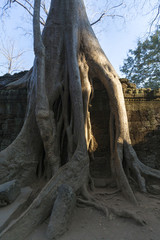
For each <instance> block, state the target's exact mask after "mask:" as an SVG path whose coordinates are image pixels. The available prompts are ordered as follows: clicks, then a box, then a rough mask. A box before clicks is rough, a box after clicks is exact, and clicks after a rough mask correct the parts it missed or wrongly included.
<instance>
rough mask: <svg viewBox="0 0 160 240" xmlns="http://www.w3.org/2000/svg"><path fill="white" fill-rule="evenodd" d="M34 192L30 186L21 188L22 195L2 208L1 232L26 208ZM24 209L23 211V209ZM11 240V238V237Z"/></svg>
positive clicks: (0, 215) (0, 214)
mask: <svg viewBox="0 0 160 240" xmlns="http://www.w3.org/2000/svg"><path fill="white" fill-rule="evenodd" d="M31 192H32V189H31V188H30V187H25V188H22V189H21V193H20V195H19V196H18V197H17V199H16V201H14V202H13V203H11V204H10V205H8V206H5V207H3V208H0V233H1V232H2V231H3V230H4V229H5V228H6V227H7V226H8V225H9V224H10V223H11V222H12V221H13V220H14V219H15V218H17V216H19V215H20V214H21V212H22V211H24V210H25V209H26V207H27V206H28V202H29V197H30V194H31ZM21 210H22V211H21ZM10 240H11V239H10Z"/></svg>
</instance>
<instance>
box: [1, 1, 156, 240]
mask: <svg viewBox="0 0 160 240" xmlns="http://www.w3.org/2000/svg"><path fill="white" fill-rule="evenodd" d="M39 5H40V0H35V11H34V21H33V22H34V24H33V25H34V51H35V61H34V66H33V70H32V74H31V77H30V82H29V88H28V106H27V113H26V119H25V122H24V126H23V128H22V130H21V132H20V134H19V135H18V137H17V138H16V140H15V141H14V142H13V143H12V144H11V145H10V146H9V147H8V148H6V149H5V150H4V151H2V152H1V153H0V161H1V172H0V181H1V182H4V181H7V180H9V179H12V178H13V177H15V176H16V178H17V179H19V180H20V181H21V183H22V184H26V183H29V182H31V181H33V177H34V178H36V174H37V173H38V175H39V176H40V175H42V174H44V175H45V176H46V177H47V178H49V179H50V181H49V182H48V184H47V185H46V186H45V188H44V189H42V191H41V193H40V194H39V196H38V197H37V198H36V199H35V200H34V202H33V203H32V204H31V206H30V207H29V208H28V209H27V210H26V211H25V212H24V213H23V214H22V215H21V216H20V217H19V218H18V219H17V220H16V221H15V222H14V223H13V224H12V225H11V226H9V227H8V228H7V229H5V230H4V232H3V233H2V234H1V235H0V236H1V239H2V240H5V239H10V236H12V239H13V240H14V239H16V240H18V239H19V240H21V239H24V237H25V236H27V235H28V234H29V233H30V232H31V231H32V230H33V229H34V228H35V227H36V226H37V225H38V224H40V223H41V222H43V221H44V220H45V218H47V217H48V216H49V213H50V211H51V209H52V206H53V203H54V201H55V199H56V197H57V189H58V188H59V187H60V186H61V184H63V183H65V184H67V185H69V186H70V187H71V188H72V189H73V191H74V192H75V193H77V192H79V191H81V193H82V195H83V196H84V197H85V198H89V199H90V200H92V198H91V196H90V194H89V193H88V181H89V177H90V176H89V154H88V152H93V151H94V149H95V148H96V143H95V140H94V136H93V134H92V129H91V122H90V114H89V107H88V106H89V101H90V95H91V88H92V87H93V86H92V81H91V79H93V78H95V77H96V78H98V79H99V80H100V81H101V82H102V83H103V84H104V86H105V88H106V90H107V93H108V96H109V102H110V112H111V114H110V115H111V117H110V146H111V170H112V175H113V177H114V179H115V181H116V182H117V186H118V188H119V189H120V190H121V191H122V192H123V194H124V196H125V197H126V198H127V199H129V201H131V202H132V203H134V204H137V200H136V199H135V196H134V194H133V191H132V188H131V186H130V184H129V182H128V178H127V176H126V170H128V171H129V172H131V173H132V175H133V176H134V177H135V179H136V180H137V182H138V184H139V187H140V190H141V191H143V192H146V184H145V179H144V176H147V175H151V176H154V177H157V178H160V173H159V171H157V170H153V169H150V168H148V167H146V166H145V165H143V164H142V163H141V162H140V161H139V159H138V157H137V155H136V153H135V151H134V150H133V148H132V145H131V140H130V136H129V128H128V119H127V114H126V108H125V102H124V96H123V91H122V86H121V83H120V81H119V77H118V75H117V73H116V72H115V70H114V68H113V67H112V65H111V63H110V62H109V60H108V59H107V57H106V56H105V54H104V52H103V51H102V49H101V47H100V45H99V43H98V40H97V38H96V36H95V34H94V32H93V30H92V28H91V26H90V23H89V21H88V18H87V15H86V11H85V6H84V3H83V0H67V1H65V0H54V1H53V0H52V1H51V6H50V11H49V14H48V18H47V21H46V24H45V27H44V30H43V34H42V36H41V32H40V26H39ZM124 162H125V166H126V169H124V167H123V166H124ZM13 166H14V167H13ZM94 205H96V204H95V203H94ZM96 206H97V205H96ZM24 229H25V230H24ZM13 236H15V237H14V238H13Z"/></svg>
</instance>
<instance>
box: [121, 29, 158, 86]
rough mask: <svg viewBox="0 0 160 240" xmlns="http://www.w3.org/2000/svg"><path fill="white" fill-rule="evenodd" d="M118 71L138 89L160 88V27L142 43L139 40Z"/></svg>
mask: <svg viewBox="0 0 160 240" xmlns="http://www.w3.org/2000/svg"><path fill="white" fill-rule="evenodd" d="M120 70H121V72H122V73H124V74H125V77H126V78H128V79H129V80H130V81H131V82H133V83H136V84H137V86H138V87H145V88H148V87H149V88H159V87H160V26H157V28H156V30H155V32H154V33H153V34H152V35H151V36H150V37H148V38H147V39H145V40H144V41H143V42H142V41H140V40H139V41H138V43H137V47H136V49H135V50H132V49H130V50H129V52H128V55H127V58H126V59H125V60H124V65H123V66H122V67H121V68H120Z"/></svg>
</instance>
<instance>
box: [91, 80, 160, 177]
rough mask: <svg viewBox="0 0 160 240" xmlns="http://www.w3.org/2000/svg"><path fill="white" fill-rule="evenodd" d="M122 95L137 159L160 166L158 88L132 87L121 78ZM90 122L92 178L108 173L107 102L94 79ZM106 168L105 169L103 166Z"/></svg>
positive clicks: (159, 101)
mask: <svg viewBox="0 0 160 240" xmlns="http://www.w3.org/2000/svg"><path fill="white" fill-rule="evenodd" d="M121 83H122V86H123V92H124V96H125V104H126V109H127V115H128V121H129V129H130V135H131V140H132V145H133V147H134V149H135V150H136V153H137V155H138V157H139V159H140V160H141V161H142V162H144V163H145V164H147V165H148V166H150V167H153V168H157V169H160V147H159V143H160V89H158V90H151V89H136V85H135V84H132V83H129V81H128V80H127V79H122V80H121ZM94 89H95V91H94V98H93V100H92V103H91V105H92V106H91V108H90V111H91V121H92V127H93V132H94V136H95V138H96V140H97V143H98V148H97V150H96V152H95V154H94V155H95V160H94V162H93V163H92V165H93V166H92V174H93V176H94V177H99V173H100V172H101V176H102V177H104V176H105V175H106V172H108V173H110V166H109V156H110V143H109V130H108V129H109V114H110V113H109V103H108V97H107V93H106V90H105V89H104V87H103V85H102V84H101V83H100V82H99V81H98V80H96V79H95V80H94ZM105 166H106V167H107V168H106V167H105Z"/></svg>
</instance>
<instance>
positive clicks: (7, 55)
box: [0, 40, 25, 74]
mask: <svg viewBox="0 0 160 240" xmlns="http://www.w3.org/2000/svg"><path fill="white" fill-rule="evenodd" d="M24 52H25V51H21V50H19V51H17V50H16V48H15V42H14V41H11V40H10V41H8V43H5V44H4V43H3V41H2V40H1V47H0V55H2V59H3V58H4V62H1V63H0V66H1V67H3V68H5V69H6V70H7V73H9V74H12V73H13V72H15V71H21V70H22V69H24V67H23V66H22V55H23V54H24Z"/></svg>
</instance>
